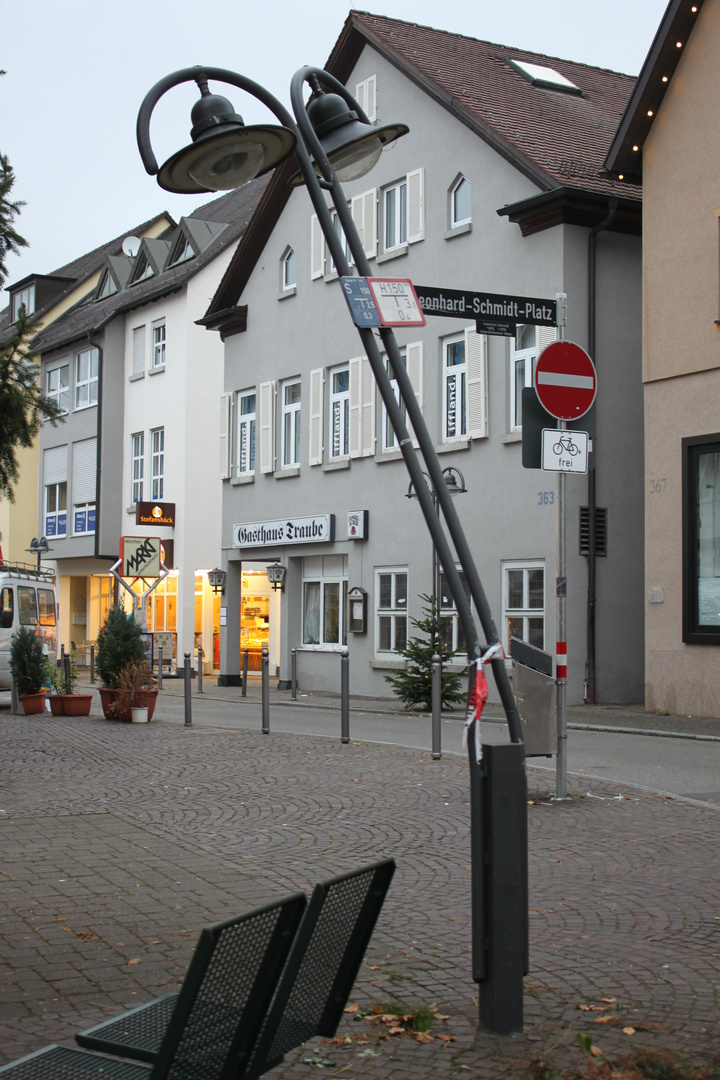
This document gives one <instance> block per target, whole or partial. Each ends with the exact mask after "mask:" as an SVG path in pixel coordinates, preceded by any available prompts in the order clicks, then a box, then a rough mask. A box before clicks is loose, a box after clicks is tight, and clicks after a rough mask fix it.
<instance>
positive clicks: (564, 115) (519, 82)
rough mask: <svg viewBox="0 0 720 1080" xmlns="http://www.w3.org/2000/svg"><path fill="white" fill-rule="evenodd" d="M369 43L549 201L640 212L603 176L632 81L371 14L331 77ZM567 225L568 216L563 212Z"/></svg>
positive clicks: (229, 289)
mask: <svg viewBox="0 0 720 1080" xmlns="http://www.w3.org/2000/svg"><path fill="white" fill-rule="evenodd" d="M368 44H369V45H371V46H372V48H374V49H375V50H376V51H377V52H378V53H380V54H381V55H382V56H383V57H384V58H385V59H386V60H387V61H388V62H389V63H391V64H393V65H394V66H395V67H396V68H398V69H399V70H400V71H401V72H402V73H403V74H404V75H405V76H406V77H407V78H408V79H410V80H411V81H412V82H414V83H415V84H416V85H417V86H419V87H420V88H421V89H423V90H424V91H425V92H426V93H427V94H428V95H429V96H430V97H431V98H433V100H435V101H436V102H438V104H440V105H441V106H442V107H443V108H445V109H447V110H448V112H450V113H451V114H452V115H453V116H454V117H455V118H456V119H457V120H459V121H460V122H461V123H463V124H465V125H466V126H467V127H468V128H470V130H471V131H474V132H475V134H477V135H478V136H479V137H480V138H481V139H483V140H485V141H486V142H487V143H489V144H490V145H491V146H492V147H493V149H494V150H496V151H497V153H499V154H501V155H502V156H503V157H505V158H506V159H507V160H508V161H510V162H511V163H512V164H513V165H514V166H515V168H517V169H519V170H520V172H522V173H523V174H524V175H525V176H527V177H528V178H529V179H530V180H532V181H533V183H535V184H536V185H537V187H538V188H539V191H540V192H541V193H542V192H554V191H557V192H576V193H584V194H587V195H588V196H590V198H589V200H588V201H589V204H593V206H595V204H602V205H603V206H604V207H605V209H602V210H601V208H600V207H599V206H595V208H594V209H593V213H594V214H595V216H597V214H599V215H600V216H599V218H598V220H600V219H601V218H602V217H604V216H605V214H606V212H607V210H606V206H607V198H608V196H616V197H620V198H621V199H628V198H629V199H631V200H633V201H634V202H635V203H636V205H637V206H638V207H639V203H638V202H637V200H638V191H637V188H636V187H635V186H634V185H631V184H626V183H623V182H621V181H619V180H615V179H610V178H608V177H605V176H603V175H601V167H602V164H603V159H604V156H605V153H606V151H607V147H608V145H609V144H610V142H611V140H612V137H613V135H614V133H615V130H616V128H617V125H618V122H619V120H620V117H621V116H622V112H623V109H624V108H625V106H626V104H627V101H628V98H629V97H630V94H631V93H632V90H633V87H634V85H635V79H634V78H633V77H632V76H630V75H622V74H620V73H618V72H614V71H607V70H604V69H602V68H594V67H590V66H589V65H587V64H579V63H575V62H574V61H571V60H561V59H559V58H555V57H547V56H542V55H539V54H537V53H532V52H528V51H527V50H524V49H516V48H511V47H509V46H505V45H496V44H492V43H491V42H488V41H478V40H476V39H474V38H468V37H463V36H462V35H460V34H451V33H448V32H446V31H444V30H434V29H432V28H431V27H427V26H418V25H416V24H415V23H408V22H402V21H400V20H399V19H389V18H385V17H384V16H380V15H371V14H369V13H367V12H362V11H351V12H350V14H349V15H348V18H347V20H346V22H345V25H344V27H343V30H342V33H341V34H340V37H339V38H338V41H337V43H336V45H335V47H334V49H333V51H332V53H331V55H330V58H329V60H328V62H327V64H326V69H327V70H328V71H329V72H330V73H331V74H333V75H334V76H335V77H336V78H337V79H339V80H340V81H341V82H343V83H346V82H347V80H348V79H349V78H350V75H351V74H352V71H353V68H354V66H355V64H356V63H357V60H358V58H359V56H360V54H361V52H362V50H363V48H365V46H367V45H368ZM509 61H514V62H515V66H513V64H511V63H509ZM523 63H525V64H527V63H529V64H535V65H539V66H540V67H543V68H552V69H553V70H554V71H556V72H558V73H559V74H560V75H561V76H563V77H564V78H565V79H567V80H568V81H569V82H570V83H572V84H573V86H574V87H575V88H576V90H574V91H573V92H571V93H567V92H563V90H560V89H557V88H550V87H548V86H547V85H534V84H533V82H532V81H530V79H528V78H527V77H526V76H524V75H523V74H522V72H521V71H520V70H519V69H518V67H517V65H518V64H523ZM577 90H579V91H580V92H579V93H577V92H576V91H577ZM382 119H383V121H389V120H398V121H400V120H402V117H398V116H395V115H393V116H392V117H383V118H382ZM296 168H297V166H296V164H295V163H294V162H293V163H292V164H290V163H288V162H287V161H286V162H285V163H284V164H283V165H282V166H280V167H279V168H278V169H276V170H275V174H274V176H273V180H272V181H271V183H270V185H269V186H268V188H267V190H266V192H265V195H264V196H263V199H262V200H261V203H260V205H259V206H258V210H257V212H256V215H255V218H254V219H253V221H252V222H251V223H250V227H249V228H248V230H247V232H246V233H245V235H244V237H243V239H242V241H241V243H240V245H239V246H238V250H237V251H236V253H235V255H234V257H233V260H232V263H231V264H230V266H229V267H228V270H227V273H226V274H225V277H224V278H223V281H222V282H221V284H220V287H219V289H218V291H217V293H216V294H215V297H214V299H213V302H212V304H211V306H210V308H209V309H208V312H207V315H206V321H207V322H208V323H210V322H212V323H213V324H214V323H215V322H216V320H217V318H218V316H219V314H220V313H221V312H223V311H227V312H228V313H231V312H232V311H233V306H234V305H235V304H237V301H238V298H239V297H240V295H241V294H242V290H243V288H244V287H245V284H246V283H247V280H248V278H249V276H250V274H251V272H252V269H253V267H254V265H255V262H256V260H257V258H258V257H259V255H260V252H261V251H262V248H263V247H264V245H265V243H266V242H267V240H268V238H269V236H270V234H271V232H272V230H273V228H274V226H275V223H276V221H277V219H278V217H279V216H280V213H281V212H282V209H283V207H284V206H285V204H286V202H287V200H288V198H289V195H290V191H289V188H288V180H289V177H290V176H291V175H292V174H293V172H294V171H296ZM560 220H566V218H565V217H563V216H562V214H561V216H560ZM549 223H550V224H554V223H556V222H555V221H550V222H549Z"/></svg>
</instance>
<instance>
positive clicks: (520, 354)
mask: <svg viewBox="0 0 720 1080" xmlns="http://www.w3.org/2000/svg"><path fill="white" fill-rule="evenodd" d="M530 326H532V324H531V323H528V324H524V323H523V324H522V326H520V325H518V326H516V327H515V337H513V338H512V339H511V345H510V394H509V424H508V432H509V433H510V434H514V433H516V432H521V431H522V391H523V389H524V388H525V387H527V386H532V385H533V375H534V372H535V365H536V364H537V358H538V354H539V348H538V345H539V337H540V335H539V333H538V328H537V326H533V327H532V329H533V330H534V331H535V341H534V343H533V344H532V345H526V346H525V348H523V349H518V347H517V341H518V336H519V333H520V331H521V330H527V329H528V327H530ZM520 365H523V383H522V386H519V385H518V369H519V367H520ZM518 390H519V391H520V393H518ZM518 418H519V422H518Z"/></svg>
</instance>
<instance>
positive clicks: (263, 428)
mask: <svg viewBox="0 0 720 1080" xmlns="http://www.w3.org/2000/svg"><path fill="white" fill-rule="evenodd" d="M274 419H275V383H273V382H264V383H260V472H261V473H271V472H274V471H275V424H274V422H273V421H274Z"/></svg>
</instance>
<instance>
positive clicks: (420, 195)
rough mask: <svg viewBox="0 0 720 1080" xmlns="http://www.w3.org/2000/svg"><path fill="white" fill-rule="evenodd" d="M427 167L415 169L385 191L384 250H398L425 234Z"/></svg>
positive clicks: (383, 200) (383, 209) (383, 215)
mask: <svg viewBox="0 0 720 1080" xmlns="http://www.w3.org/2000/svg"><path fill="white" fill-rule="evenodd" d="M424 187H425V181H424V170H423V169H416V170H415V171H414V172H411V173H408V174H407V176H404V177H402V178H401V179H400V180H398V181H396V182H395V183H394V184H390V185H389V186H388V187H386V188H384V189H383V192H382V218H383V221H382V238H383V250H384V251H386V252H393V251H397V252H400V250H401V249H403V248H404V247H405V245H406V244H414V243H416V242H417V241H418V240H422V239H424V237H425V208H424V201H425V200H424Z"/></svg>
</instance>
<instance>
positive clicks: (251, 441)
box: [235, 387, 258, 477]
mask: <svg viewBox="0 0 720 1080" xmlns="http://www.w3.org/2000/svg"><path fill="white" fill-rule="evenodd" d="M250 399H252V402H253V408H252V409H251V410H250V411H248V412H243V411H242V403H243V401H247V400H250ZM235 400H236V415H237V424H236V436H235V447H236V454H235V475H236V476H237V477H244V476H254V475H255V466H256V464H257V420H258V398H257V388H256V387H248V388H247V389H246V390H238V392H237V394H236V399H235ZM243 466H246V467H243Z"/></svg>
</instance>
